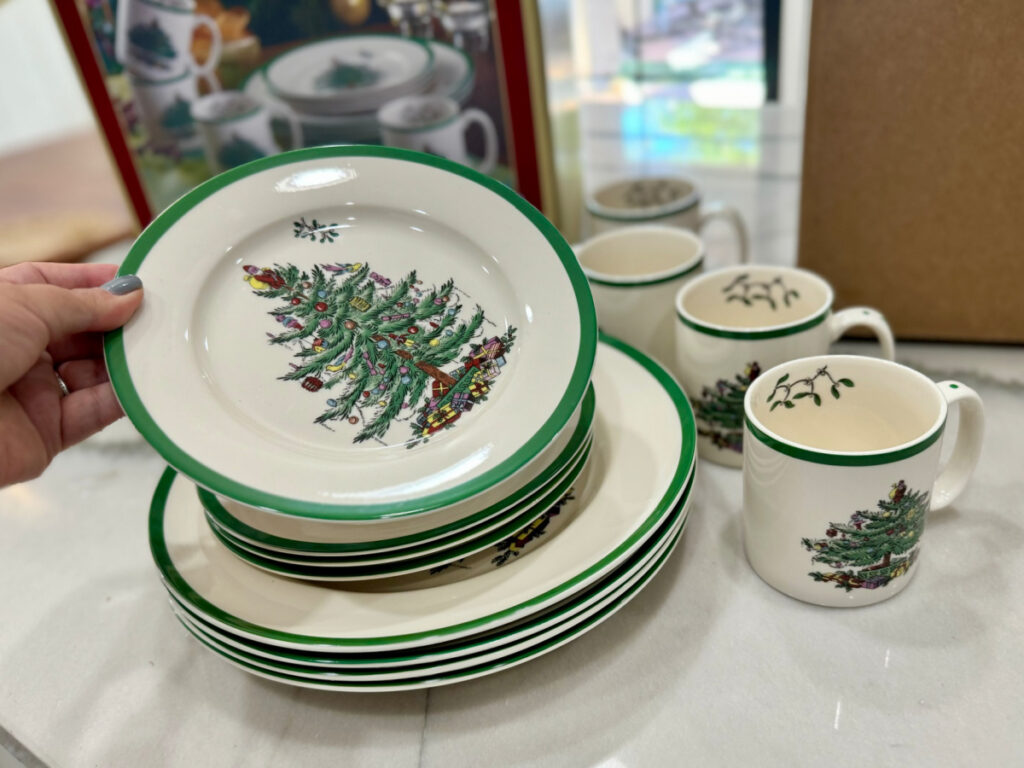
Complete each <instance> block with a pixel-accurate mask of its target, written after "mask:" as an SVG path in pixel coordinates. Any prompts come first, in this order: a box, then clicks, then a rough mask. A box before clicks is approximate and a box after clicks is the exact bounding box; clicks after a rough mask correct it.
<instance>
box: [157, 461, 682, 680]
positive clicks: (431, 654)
mask: <svg viewBox="0 0 1024 768" xmlns="http://www.w3.org/2000/svg"><path fill="white" fill-rule="evenodd" d="M692 488H693V477H692V476H691V479H690V482H689V484H688V487H687V489H686V491H685V492H684V495H683V497H682V499H681V500H680V502H679V503H678V505H677V506H678V507H679V508H680V509H682V514H683V518H684V523H683V524H685V519H686V515H687V514H688V505H689V503H690V498H691V494H692ZM676 522H678V520H677V519H676V518H672V519H671V520H669V521H667V522H666V524H665V530H666V531H667V530H668V529H669V528H671V527H672V525H673V524H675V523H676ZM664 538H665V537H664V536H661V534H660V533H658V534H655V536H653V537H652V546H651V547H650V548H644V549H641V550H639V551H638V552H636V553H635V554H634V555H633V557H631V558H630V559H629V560H627V561H626V562H625V563H623V564H622V565H620V566H619V567H618V568H616V569H615V570H614V571H612V572H611V573H610V574H609V575H608V576H606V577H605V578H604V579H601V580H600V581H598V582H596V583H595V584H593V585H592V586H590V587H589V588H587V589H585V590H583V591H581V592H579V593H577V594H575V595H572V596H570V597H568V598H566V599H565V600H564V601H562V602H560V603H557V604H555V605H554V606H552V607H551V608H550V609H548V610H546V611H542V612H540V613H537V614H534V615H531V616H528V617H527V618H525V619H522V620H520V621H516V622H512V623H510V624H507V625H504V626H501V627H498V628H497V629H494V630H491V631H488V632H481V633H478V634H475V635H470V636H468V637H466V638H462V639H460V640H457V641H452V642H442V643H431V644H425V645H422V646H420V647H417V648H412V649H407V650H402V651H395V652H371V653H347V652H345V651H308V652H307V651H299V650H296V649H292V648H283V647H279V646H276V645H274V644H273V643H267V642H260V641H256V640H252V639H248V638H244V637H240V636H237V635H233V634H232V633H230V632H228V631H225V630H223V629H221V628H218V627H217V626H215V625H213V624H210V623H208V621H207V620H206V618H205V617H204V616H203V615H202V614H199V613H197V612H196V610H195V609H194V608H192V607H190V606H189V605H188V604H186V603H183V602H179V601H178V599H177V598H176V597H175V595H174V593H173V591H169V592H168V596H169V599H170V600H171V603H172V607H174V608H175V609H176V610H178V611H180V612H184V613H186V614H187V615H188V618H189V619H190V620H191V621H192V622H193V623H195V624H197V625H198V626H199V627H200V628H201V629H202V630H203V631H204V632H206V633H207V634H209V635H211V636H213V637H215V638H217V639H218V640H220V641H221V642H222V643H225V644H227V645H229V646H232V647H234V648H238V649H240V650H244V651H246V652H249V653H253V654H255V655H257V656H262V657H264V658H267V659H269V660H272V661H274V660H276V661H285V662H293V663H298V664H304V665H307V666H313V667H328V668H335V669H360V668H362V669H367V668H382V669H391V668H398V667H409V666H425V665H429V664H435V663H440V662H443V661H449V660H452V659H457V658H462V657H465V656H472V655H478V654H481V653H484V652H488V651H493V650H495V649H498V648H500V647H502V646H506V645H508V644H509V643H511V642H514V641H520V640H523V639H526V638H527V637H531V636H535V635H537V634H539V633H540V632H542V631H546V630H549V629H551V628H552V627H554V626H556V625H559V624H563V623H565V622H567V621H568V620H570V619H572V618H573V617H575V616H577V615H578V614H579V613H581V612H582V611H584V610H586V609H588V608H590V607H592V606H593V605H594V604H595V603H597V602H598V601H600V600H603V599H604V598H605V597H606V596H607V595H608V594H609V593H610V592H612V591H614V590H617V589H618V588H619V587H620V586H621V585H622V584H623V582H625V581H627V580H629V579H631V578H632V577H633V576H634V575H635V574H636V573H638V572H639V571H641V570H643V569H644V568H646V567H647V566H648V565H649V563H650V561H651V559H652V558H653V557H654V553H655V551H656V550H657V549H658V548H659V547H661V546H662V544H663V543H664ZM655 541H657V545H656V546H655V544H654V542H655Z"/></svg>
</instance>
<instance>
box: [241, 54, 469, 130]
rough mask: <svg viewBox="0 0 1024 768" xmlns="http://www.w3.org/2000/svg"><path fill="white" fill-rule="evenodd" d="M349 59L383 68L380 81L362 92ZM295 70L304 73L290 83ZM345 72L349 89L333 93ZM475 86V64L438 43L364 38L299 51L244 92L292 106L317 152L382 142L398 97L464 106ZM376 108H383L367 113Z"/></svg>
mask: <svg viewBox="0 0 1024 768" xmlns="http://www.w3.org/2000/svg"><path fill="white" fill-rule="evenodd" d="M364 54H365V55H364ZM350 60H351V61H353V62H355V64H356V65H361V66H364V67H367V68H370V67H373V68H376V69H375V70H374V71H375V72H379V76H377V75H374V76H370V77H368V78H366V80H367V82H366V83H364V84H362V85H360V84H359V83H358V78H356V76H355V75H356V72H357V71H358V70H357V69H350V70H346V69H345V68H344V62H347V61H350ZM424 61H426V69H425V71H424V69H423V64H424ZM339 64H340V65H341V66H339ZM293 70H295V71H299V72H300V73H301V74H300V75H298V76H297V77H296V80H294V81H291V80H289V78H290V76H291V75H292V73H293ZM346 72H348V73H349V75H350V76H349V78H348V81H349V83H350V84H349V85H348V86H342V87H329V85H330V80H331V77H330V75H331V74H332V73H336V74H337V75H338V76H339V78H340V79H341V80H344V79H345V78H344V77H343V75H344V74H345V73H346ZM474 79H475V68H474V66H473V62H472V61H471V60H470V58H469V57H468V56H467V55H466V53H465V52H464V51H462V50H460V49H458V48H455V47H454V46H451V45H447V44H446V43H440V42H437V41H434V40H410V39H406V38H398V37H393V36H387V35H358V36H346V37H340V38H333V39H330V40H322V41H318V42H316V43H309V44H307V45H301V46H298V47H297V48H293V49H291V50H289V51H287V52H286V53H283V54H281V55H280V56H278V57H277V58H275V59H272V60H271V61H270V62H269V63H268V64H267V65H266V66H265V67H263V68H262V69H260V70H257V71H256V72H254V73H253V74H252V75H250V76H249V78H247V80H246V81H245V82H244V83H243V85H242V90H244V91H245V92H246V93H247V94H249V95H250V96H252V97H253V98H255V99H256V100H258V101H260V102H262V103H271V104H273V103H275V102H276V103H279V104H284V105H286V106H287V107H288V108H289V109H290V111H292V112H293V114H294V115H295V117H296V119H298V121H299V123H300V124H301V126H302V134H303V141H304V144H305V146H307V147H312V146H319V145H321V144H333V143H339V142H366V143H378V142H380V125H379V124H378V121H377V108H378V107H380V106H382V105H383V104H384V102H386V101H388V100H390V99H391V98H397V96H398V95H413V94H431V95H439V96H446V97H449V98H452V99H454V100H455V101H457V102H459V103H460V104H463V103H465V102H466V100H467V99H468V98H469V96H470V94H471V93H472V92H473V84H474ZM369 80H373V82H372V83H370V82H369ZM318 83H319V84H320V85H319V86H318ZM375 103H376V104H377V106H368V105H372V104H375Z"/></svg>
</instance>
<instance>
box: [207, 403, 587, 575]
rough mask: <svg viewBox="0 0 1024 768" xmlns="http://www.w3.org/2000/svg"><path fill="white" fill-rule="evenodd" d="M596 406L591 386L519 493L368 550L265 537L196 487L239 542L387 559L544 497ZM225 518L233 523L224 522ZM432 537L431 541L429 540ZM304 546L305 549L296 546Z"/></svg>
mask: <svg viewBox="0 0 1024 768" xmlns="http://www.w3.org/2000/svg"><path fill="white" fill-rule="evenodd" d="M595 402H596V400H595V397H594V387H593V386H592V385H591V386H590V387H588V388H587V394H586V395H585V396H584V398H583V403H582V407H581V411H580V419H579V421H578V423H577V425H576V428H575V429H574V430H573V433H572V435H570V437H569V440H568V442H567V443H566V445H565V447H564V448H563V449H562V450H561V451H560V452H559V454H558V456H556V457H555V458H554V459H553V460H552V461H551V463H550V464H549V465H548V466H546V467H544V469H542V470H541V471H540V472H539V473H538V474H537V475H536V476H535V477H532V478H530V480H529V481H528V482H526V483H524V484H523V485H521V486H520V487H519V488H516V489H515V491H513V492H511V493H509V494H508V495H507V496H506V497H505V498H503V499H501V500H500V501H498V502H495V503H493V504H488V505H487V506H486V507H484V508H483V509H482V510H480V511H479V512H474V513H473V514H472V515H467V516H466V517H464V518H460V519H458V520H454V521H452V522H450V523H447V524H445V525H442V526H437V527H434V528H428V529H427V530H425V531H423V532H421V533H409V534H404V535H403V536H392V537H391V538H388V539H380V540H379V541H375V542H373V546H372V547H367V546H365V543H364V542H357V543H351V542H342V543H339V544H332V543H328V542H319V541H310V542H302V541H299V540H298V539H288V538H285V537H283V536H278V535H277V534H271V533H265V532H264V531H261V530H259V529H257V528H254V527H252V526H251V525H249V524H247V523H244V522H242V521H241V520H238V519H237V518H235V517H234V516H233V515H232V514H231V513H230V512H229V511H228V510H227V509H226V508H225V507H224V505H223V504H221V503H220V501H218V500H217V498H216V496H214V495H213V494H211V493H210V492H209V491H208V490H206V489H205V488H201V487H199V486H196V491H197V495H198V496H199V501H200V503H201V504H202V505H203V509H205V510H206V511H207V513H209V514H211V515H213V517H214V519H215V520H217V522H219V523H221V525H222V527H224V528H227V529H228V530H230V531H231V532H232V533H234V534H235V535H236V536H237V537H239V538H249V539H252V540H253V543H254V544H257V545H258V546H265V547H266V548H275V547H276V548H279V549H281V550H282V551H285V550H288V549H291V550H294V551H293V554H331V555H333V554H342V555H347V554H351V555H352V556H361V555H370V554H380V555H384V554H386V553H388V552H391V551H394V550H397V549H407V548H409V547H413V546H418V545H420V544H426V543H429V542H430V541H435V540H437V539H441V538H448V537H449V536H456V535H458V534H459V533H460V532H462V531H463V530H464V529H465V528H468V527H472V526H473V525H476V524H477V523H483V522H486V521H487V520H490V519H492V517H497V516H499V515H502V514H504V513H505V512H506V511H507V509H508V508H509V507H511V506H517V505H521V504H523V503H525V502H527V501H528V500H529V499H530V498H533V496H534V495H536V494H539V493H543V490H544V488H545V487H546V486H548V485H550V484H551V483H552V482H553V480H554V478H555V477H557V476H558V474H559V473H560V472H561V471H562V470H564V469H566V468H567V467H568V466H569V465H570V464H571V463H572V461H573V459H574V458H575V457H576V455H577V454H578V453H579V452H580V450H581V449H582V448H583V446H584V444H585V443H586V442H587V439H588V437H590V436H591V435H592V433H593V426H594V417H595V413H596V407H595ZM513 497H514V501H511V502H509V499H512V498H513ZM208 505H209V506H208ZM498 506H501V509H500V510H499V511H497V512H495V511H494V508H495V507H498ZM485 513H490V514H485ZM225 518H226V519H228V520H230V521H231V522H230V523H228V522H224V519H225ZM428 536H429V537H430V538H428ZM396 542H399V543H396ZM300 544H301V545H302V547H299V546H296V545H300ZM267 545H269V546H267Z"/></svg>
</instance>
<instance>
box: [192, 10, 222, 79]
mask: <svg viewBox="0 0 1024 768" xmlns="http://www.w3.org/2000/svg"><path fill="white" fill-rule="evenodd" d="M199 27H206V28H207V29H208V30H210V35H212V37H213V42H212V43H211V44H210V53H209V54H208V55H207V57H206V63H205V64H202V65H200V64H199V62H198V61H196V60H195V58H194V57H193V59H192V61H193V62H195V65H196V74H197V75H199V76H200V77H204V78H206V81H207V82H210V81H211V80H212V77H211V76H212V75H213V71H214V70H215V69H216V68H217V64H218V63H220V51H221V39H220V27H218V26H217V22H216V21H215V20H214V19H212V18H210V17H209V16H207V15H205V14H202V13H200V14H196V29H198V28H199ZM193 31H194V30H193Z"/></svg>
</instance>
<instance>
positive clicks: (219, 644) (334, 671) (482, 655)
mask: <svg viewBox="0 0 1024 768" xmlns="http://www.w3.org/2000/svg"><path fill="white" fill-rule="evenodd" d="M682 525H683V519H682V518H674V519H673V520H672V526H671V528H670V529H669V530H668V531H667V532H666V535H665V536H664V537H663V538H662V539H660V540H658V541H656V542H651V544H652V547H651V552H650V553H649V555H650V556H649V558H648V560H647V563H646V564H645V565H644V566H643V567H640V568H637V569H636V570H635V571H634V572H633V573H631V574H629V575H628V576H627V577H626V578H625V579H623V580H622V581H621V582H619V583H616V584H614V585H612V587H611V588H610V589H608V590H606V591H605V592H603V593H602V594H600V595H599V596H598V598H597V599H596V600H594V601H593V602H592V603H591V604H590V605H588V606H586V607H585V608H583V609H582V610H580V611H578V612H577V613H576V614H575V615H573V616H572V617H570V618H566V619H564V620H563V621H561V622H558V623H556V624H554V625H552V626H551V627H548V628H547V629H544V630H542V631H540V632H537V633H535V634H532V635H530V636H527V637H512V638H509V642H508V643H507V644H505V645H503V646H502V647H500V648H495V649H490V650H484V651H481V652H479V653H475V654H472V655H467V656H463V657H461V658H456V659H447V660H442V661H438V662H428V663H423V664H417V665H415V666H409V667H399V668H387V667H363V668H356V669H352V668H345V667H342V666H331V667H325V666H323V665H315V664H306V663H303V662H296V661H292V660H289V659H281V658H268V657H267V656H265V655H260V654H257V653H253V652H252V650H251V649H249V648H245V647H239V646H237V645H231V644H230V643H228V642H225V640H224V638H223V637H222V636H220V635H218V633H216V632H214V631H212V630H207V629H205V628H204V627H203V626H202V625H201V623H200V622H198V621H196V620H194V619H192V618H191V617H190V616H189V614H188V613H187V611H184V610H183V609H180V608H177V609H175V615H176V616H177V618H178V620H179V621H180V622H181V623H182V624H183V625H184V626H185V628H186V629H187V630H188V631H189V632H191V633H192V634H193V635H195V636H196V637H197V639H202V640H206V641H208V642H209V644H210V645H212V646H213V647H214V648H216V649H217V650H218V651H220V652H221V653H222V654H223V655H228V656H233V657H234V658H236V659H238V660H239V661H244V662H246V663H248V664H251V665H252V666H254V667H258V668H260V669H263V670H266V671H268V672H271V673H274V674H277V673H284V674H289V675H294V676H296V677H302V678H306V679H309V680H318V681H332V682H342V683H344V682H364V681H373V682H378V681H396V680H407V679H415V678H422V677H424V676H427V675H440V674H445V673H449V672H454V671H457V670H461V669H466V668H469V667H478V666H480V665H482V664H485V663H488V662H496V661H500V660H502V659H505V658H508V657H514V656H517V655H519V654H521V653H522V652H524V651H527V650H529V649H530V648H531V647H533V646H536V645H538V644H541V643H543V642H545V641H547V640H549V639H551V638H552V637H555V636H557V635H560V634H563V633H564V632H566V631H567V630H569V629H571V628H573V627H575V626H577V625H579V624H582V623H585V622H586V621H587V620H588V619H589V618H591V617H592V616H594V615H595V614H597V613H599V612H601V611H602V610H603V609H604V608H606V607H608V606H609V605H610V604H611V603H613V602H615V601H617V600H618V599H620V598H621V597H622V596H623V595H624V594H626V593H627V592H629V591H630V590H631V589H632V587H634V586H635V585H636V584H638V583H639V582H641V581H643V580H644V578H645V577H646V576H647V575H648V573H649V572H651V571H652V570H656V569H657V568H659V567H660V566H661V564H662V562H663V557H666V556H667V555H668V552H669V550H670V549H671V548H672V547H674V545H675V543H676V541H677V535H681V528H682ZM172 607H173V606H172Z"/></svg>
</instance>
